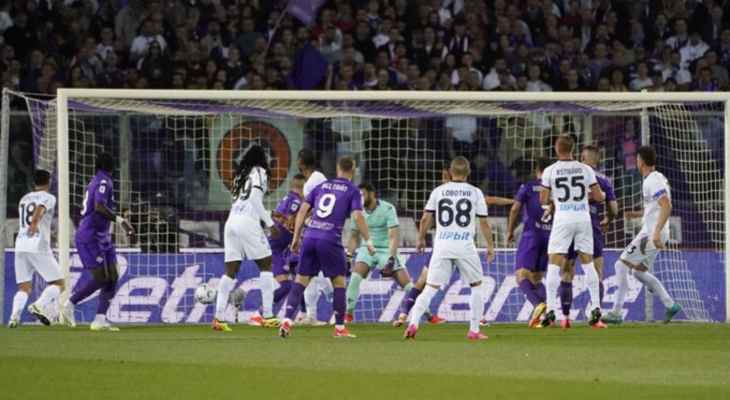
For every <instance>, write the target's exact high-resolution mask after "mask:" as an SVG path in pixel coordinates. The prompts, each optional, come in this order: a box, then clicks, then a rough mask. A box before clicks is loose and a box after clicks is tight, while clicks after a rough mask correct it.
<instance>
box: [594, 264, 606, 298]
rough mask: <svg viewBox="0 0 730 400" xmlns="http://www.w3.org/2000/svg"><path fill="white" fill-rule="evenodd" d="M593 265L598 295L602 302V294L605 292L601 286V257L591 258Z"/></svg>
mask: <svg viewBox="0 0 730 400" xmlns="http://www.w3.org/2000/svg"><path fill="white" fill-rule="evenodd" d="M593 266H594V267H595V268H596V273H597V274H598V297H600V299H601V304H603V295H604V294H605V287H604V286H603V257H595V258H593Z"/></svg>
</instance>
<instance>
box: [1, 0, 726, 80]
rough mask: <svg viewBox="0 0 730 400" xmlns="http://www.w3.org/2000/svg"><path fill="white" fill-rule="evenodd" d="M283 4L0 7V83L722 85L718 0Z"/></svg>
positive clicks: (56, 0) (119, 0)
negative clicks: (298, 11)
mask: <svg viewBox="0 0 730 400" xmlns="http://www.w3.org/2000/svg"><path fill="white" fill-rule="evenodd" d="M287 3H288V2H287V1H285V0H145V1H142V0H4V1H0V34H1V35H0V38H1V39H2V44H1V45H0V47H1V50H0V69H1V72H2V79H3V85H4V86H6V87H10V88H14V89H18V90H22V91H27V92H36V93H53V92H54V91H55V89H56V88H57V87H61V86H64V87H97V88H179V89H182V88H186V89H205V88H207V89H253V90H257V89H287V88H296V89H310V88H320V89H333V90H354V89H357V90H368V89H371V90H393V89H408V90H457V89H458V90H524V91H550V90H552V91H579V90H602V91H637V90H643V89H648V90H663V91H676V90H695V91H716V90H725V89H727V87H728V65H729V64H730V25H729V24H728V23H729V22H730V10H728V7H730V2H727V1H721V0H717V1H715V0H705V1H700V0H693V1H684V0H643V1H628V0H627V1H621V0H522V1H507V0H489V1H484V0H424V1H408V0H351V1H346V0H330V1H326V2H325V4H324V6H323V7H321V8H320V9H319V12H318V15H317V16H316V19H315V20H314V21H313V22H312V24H310V25H309V26H305V25H304V24H303V23H302V22H301V21H300V20H299V19H297V18H295V17H294V16H292V15H291V14H290V13H285V12H284V10H285V8H286V6H287ZM305 3H307V4H312V3H317V2H316V1H305ZM305 66H306V68H305Z"/></svg>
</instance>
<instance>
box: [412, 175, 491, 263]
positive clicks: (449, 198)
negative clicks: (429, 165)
mask: <svg viewBox="0 0 730 400" xmlns="http://www.w3.org/2000/svg"><path fill="white" fill-rule="evenodd" d="M424 211H426V212H432V213H434V219H435V221H436V234H435V235H434V240H433V254H434V256H437V257H446V258H456V257H463V256H465V255H470V254H471V253H473V252H475V251H476V245H475V244H474V238H475V234H476V227H477V218H479V217H486V216H487V203H486V201H485V199H484V193H482V191H481V190H480V189H479V188H477V187H475V186H472V185H470V184H468V183H466V182H447V183H444V184H443V185H441V186H439V187H437V188H436V189H434V190H433V192H431V195H430V196H429V197H428V202H427V203H426V208H425V209H424Z"/></svg>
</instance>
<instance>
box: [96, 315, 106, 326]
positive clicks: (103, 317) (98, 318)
mask: <svg viewBox="0 0 730 400" xmlns="http://www.w3.org/2000/svg"><path fill="white" fill-rule="evenodd" d="M94 322H95V323H97V324H106V323H107V322H106V314H96V316H94Z"/></svg>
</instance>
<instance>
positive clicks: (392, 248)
mask: <svg viewBox="0 0 730 400" xmlns="http://www.w3.org/2000/svg"><path fill="white" fill-rule="evenodd" d="M399 243H400V228H398V227H397V226H396V227H393V228H390V229H388V254H389V255H390V256H391V257H398V245H399Z"/></svg>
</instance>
